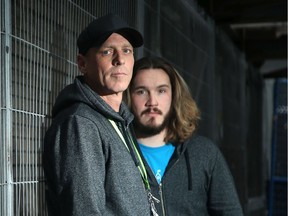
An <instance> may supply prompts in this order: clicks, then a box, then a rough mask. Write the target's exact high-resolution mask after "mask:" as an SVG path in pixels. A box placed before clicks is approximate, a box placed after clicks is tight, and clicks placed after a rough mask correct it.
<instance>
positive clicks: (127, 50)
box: [123, 49, 133, 54]
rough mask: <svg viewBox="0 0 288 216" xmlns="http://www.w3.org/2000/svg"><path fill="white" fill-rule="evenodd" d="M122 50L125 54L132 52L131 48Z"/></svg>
mask: <svg viewBox="0 0 288 216" xmlns="http://www.w3.org/2000/svg"><path fill="white" fill-rule="evenodd" d="M123 52H124V53H125V54H130V53H133V50H132V49H124V50H123Z"/></svg>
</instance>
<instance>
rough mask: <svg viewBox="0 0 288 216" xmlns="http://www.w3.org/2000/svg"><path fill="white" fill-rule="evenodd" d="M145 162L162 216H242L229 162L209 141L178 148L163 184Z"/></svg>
mask: <svg viewBox="0 0 288 216" xmlns="http://www.w3.org/2000/svg"><path fill="white" fill-rule="evenodd" d="M144 162H145V166H146V169H147V172H148V178H149V183H150V186H151V190H152V194H153V196H154V197H155V198H156V199H157V200H158V203H157V202H156V201H154V203H155V206H156V209H157V213H158V214H159V215H165V216H180V215H183V216H188V215H189V216H190V215H195V216H206V215H211V216H243V212H242V208H241V205H240V202H239V199H238V195H237V192H236V189H235V186H234V182H233V178H232V175H231V173H230V170H229V168H228V166H227V164H226V161H225V159H224V157H223V155H222V154H221V152H220V150H219V148H218V147H217V146H216V145H215V144H214V143H212V142H211V141H210V140H209V139H208V138H205V137H202V136H197V135H194V136H192V137H191V138H190V139H188V140H186V141H185V142H184V143H182V144H177V145H176V148H175V151H174V154H173V155H172V157H171V159H170V161H169V163H168V166H167V168H166V171H165V173H164V175H163V177H162V180H161V184H158V183H157V180H156V178H155V176H154V174H153V172H152V171H151V169H150V168H149V165H148V164H147V163H146V161H144Z"/></svg>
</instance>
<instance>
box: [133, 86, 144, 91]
mask: <svg viewBox="0 0 288 216" xmlns="http://www.w3.org/2000/svg"><path fill="white" fill-rule="evenodd" d="M137 89H146V87H145V86H136V87H135V85H132V90H137Z"/></svg>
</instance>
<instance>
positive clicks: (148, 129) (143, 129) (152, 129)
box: [133, 110, 171, 138]
mask: <svg viewBox="0 0 288 216" xmlns="http://www.w3.org/2000/svg"><path fill="white" fill-rule="evenodd" d="M145 112H148V111H144V113H145ZM159 112H160V111H159ZM170 117H171V110H170V112H168V113H167V114H166V116H164V121H163V122H162V124H160V125H157V126H155V125H144V124H142V123H141V122H140V121H139V118H137V117H135V118H134V122H133V123H134V128H135V131H136V134H137V136H138V135H139V136H141V138H144V137H149V136H154V135H156V134H159V133H160V132H162V131H163V130H164V129H165V128H166V127H167V126H168V124H169V119H170Z"/></svg>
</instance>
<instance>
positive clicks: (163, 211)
mask: <svg viewBox="0 0 288 216" xmlns="http://www.w3.org/2000/svg"><path fill="white" fill-rule="evenodd" d="M162 187H163V186H162V183H160V184H159V194H160V200H161V208H162V214H163V216H165V215H166V214H165V206H164V199H163V191H162Z"/></svg>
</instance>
